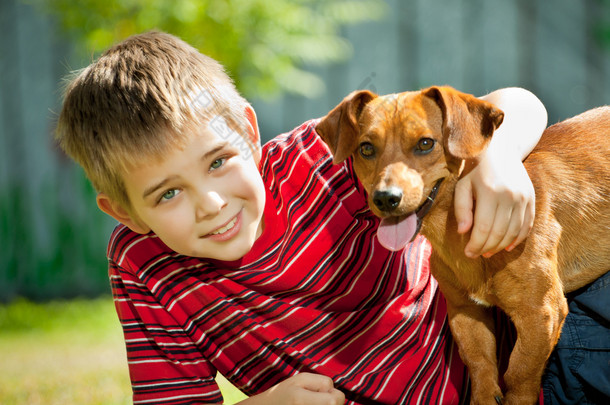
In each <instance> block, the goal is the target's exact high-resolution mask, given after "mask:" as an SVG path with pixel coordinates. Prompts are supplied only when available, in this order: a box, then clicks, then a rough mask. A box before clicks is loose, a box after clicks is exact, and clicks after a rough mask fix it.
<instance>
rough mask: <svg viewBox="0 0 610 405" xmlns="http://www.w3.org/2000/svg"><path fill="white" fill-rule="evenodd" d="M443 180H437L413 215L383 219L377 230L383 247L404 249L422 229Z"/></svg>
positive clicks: (395, 249)
mask: <svg viewBox="0 0 610 405" xmlns="http://www.w3.org/2000/svg"><path fill="white" fill-rule="evenodd" d="M442 181H443V179H442V178H441V179H439V180H437V182H436V184H435V185H434V187H432V190H431V191H430V194H428V196H427V197H426V200H425V201H424V202H423V203H422V204H421V205H420V206H419V207H418V208H417V209H416V210H415V211H413V212H412V213H410V214H407V215H398V216H390V217H386V218H383V219H382V220H381V223H380V224H379V228H378V229H377V238H378V239H379V243H381V245H382V246H383V247H385V248H386V249H388V250H391V251H394V252H395V251H397V250H400V249H402V248H404V247H405V246H406V245H407V244H408V243H409V242H411V241H412V240H413V239H415V236H416V235H417V234H418V233H419V230H420V229H421V224H422V220H423V218H424V217H425V216H426V215H427V214H428V212H430V208H432V205H433V204H434V199H435V198H436V195H437V194H438V189H439V187H440V185H441V183H442Z"/></svg>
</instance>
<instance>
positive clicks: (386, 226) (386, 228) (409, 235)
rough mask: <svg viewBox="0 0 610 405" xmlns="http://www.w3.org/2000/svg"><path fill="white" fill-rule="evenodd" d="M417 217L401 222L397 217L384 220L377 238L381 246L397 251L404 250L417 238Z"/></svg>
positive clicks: (412, 215) (410, 216) (411, 216)
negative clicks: (414, 237)
mask: <svg viewBox="0 0 610 405" xmlns="http://www.w3.org/2000/svg"><path fill="white" fill-rule="evenodd" d="M416 229H417V216H416V215H415V214H411V215H409V216H408V217H406V218H405V219H403V220H401V221H399V220H398V218H396V217H390V218H383V219H382V220H381V223H380V224H379V228H378V229H377V238H378V239H379V243H381V246H383V247H385V248H386V249H388V250H392V251H397V250H400V249H402V248H404V247H405V246H406V245H407V243H409V242H410V241H411V239H413V236H415V230H416Z"/></svg>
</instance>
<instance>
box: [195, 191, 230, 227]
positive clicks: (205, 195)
mask: <svg viewBox="0 0 610 405" xmlns="http://www.w3.org/2000/svg"><path fill="white" fill-rule="evenodd" d="M225 204H226V202H225V200H224V199H223V198H222V197H221V195H220V194H218V193H217V192H216V191H207V192H202V193H199V194H198V195H197V201H196V203H195V216H196V218H197V220H198V221H200V220H202V219H204V218H206V217H208V216H210V215H216V214H218V213H219V212H220V210H221V209H222V207H224V206H225Z"/></svg>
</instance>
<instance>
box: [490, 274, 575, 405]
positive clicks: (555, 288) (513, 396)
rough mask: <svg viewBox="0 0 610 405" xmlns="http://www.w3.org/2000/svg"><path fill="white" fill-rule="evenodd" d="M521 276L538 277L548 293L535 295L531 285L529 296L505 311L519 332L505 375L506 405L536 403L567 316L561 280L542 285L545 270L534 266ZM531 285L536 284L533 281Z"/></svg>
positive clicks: (533, 287) (512, 294) (506, 293)
mask: <svg viewBox="0 0 610 405" xmlns="http://www.w3.org/2000/svg"><path fill="white" fill-rule="evenodd" d="M513 274H514V273H513ZM520 274H537V275H539V278H538V280H537V281H538V283H539V284H542V285H544V286H545V289H544V290H542V291H544V294H535V293H534V292H535V291H536V290H537V289H536V288H535V286H533V285H532V286H531V287H530V291H528V294H527V295H520V297H521V299H520V300H519V302H512V303H511V304H512V305H505V306H504V307H505V308H503V309H504V311H505V312H506V313H507V314H508V316H509V317H510V318H511V320H512V321H513V323H514V325H515V328H516V330H517V341H516V343H515V347H514V348H513V351H512V353H511V355H510V361H509V364H508V369H507V370H506V373H505V374H504V381H505V382H506V396H505V398H506V401H505V404H506V405H522V404H524V405H526V404H536V403H537V401H538V395H539V393H540V379H541V378H542V373H543V372H544V367H545V364H546V361H547V360H548V358H549V355H550V354H551V351H552V350H553V347H555V344H556V343H557V340H558V339H559V334H560V331H561V326H562V325H563V321H564V319H565V317H566V315H567V312H568V309H567V303H566V299H565V297H564V295H563V291H562V287H561V282H560V281H559V279H557V278H555V279H551V278H549V279H546V280H545V281H542V280H543V274H544V270H543V269H542V268H536V267H535V266H532V268H531V269H528V271H524V270H523V269H521V273H520ZM529 282H530V284H535V283H534V282H532V279H531V278H530V279H529ZM540 290H541V289H538V292H540ZM503 295H504V296H505V297H507V296H512V297H515V295H516V294H515V293H514V291H512V292H511V291H503ZM505 301H508V300H505ZM505 301H502V302H501V303H500V305H502V304H504V303H505ZM511 301H514V298H513V299H512V300H511Z"/></svg>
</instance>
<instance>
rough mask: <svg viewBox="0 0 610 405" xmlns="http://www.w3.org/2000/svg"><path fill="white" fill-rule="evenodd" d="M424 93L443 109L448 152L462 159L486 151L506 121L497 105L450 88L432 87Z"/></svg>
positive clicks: (444, 133)
mask: <svg viewBox="0 0 610 405" xmlns="http://www.w3.org/2000/svg"><path fill="white" fill-rule="evenodd" d="M423 94H424V95H426V96H428V97H430V98H432V99H433V100H435V101H436V103H437V104H438V106H439V107H440V109H441V111H442V113H443V137H444V142H445V145H444V146H445V150H447V151H448V152H449V153H450V154H451V155H452V156H455V157H456V158H458V159H470V158H474V157H476V156H478V155H479V154H480V153H481V152H483V150H484V149H485V147H486V146H487V144H488V143H489V141H490V140H491V136H492V135H493V133H494V131H495V130H496V129H497V128H498V127H499V126H500V124H502V120H503V119H504V113H503V112H502V111H501V110H500V109H499V108H496V107H495V106H494V105H493V104H491V103H488V102H487V101H484V100H481V99H478V98H476V97H474V96H472V95H470V94H465V93H461V92H459V91H457V90H455V89H453V88H451V87H448V86H442V87H431V88H429V89H426V90H424V91H423Z"/></svg>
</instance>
